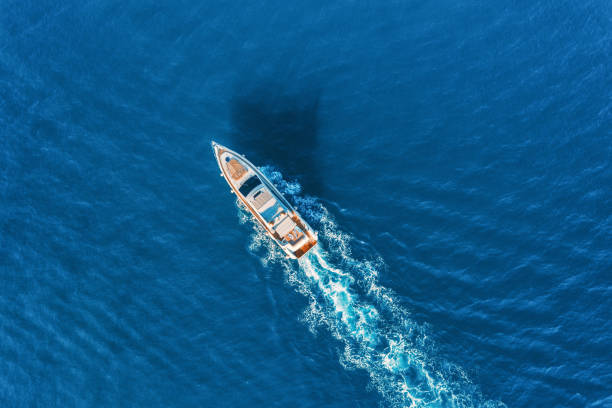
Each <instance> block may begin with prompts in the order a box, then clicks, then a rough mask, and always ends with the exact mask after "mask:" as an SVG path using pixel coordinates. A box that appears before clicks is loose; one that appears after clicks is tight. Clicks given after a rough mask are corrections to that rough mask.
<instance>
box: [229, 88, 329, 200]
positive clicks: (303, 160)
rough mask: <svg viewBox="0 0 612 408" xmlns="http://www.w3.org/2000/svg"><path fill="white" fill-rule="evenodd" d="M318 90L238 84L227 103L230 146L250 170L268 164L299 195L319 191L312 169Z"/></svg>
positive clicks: (314, 155) (314, 162)
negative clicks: (297, 184)
mask: <svg viewBox="0 0 612 408" xmlns="http://www.w3.org/2000/svg"><path fill="white" fill-rule="evenodd" d="M318 108H319V91H318V90H316V89H315V90H308V91H299V92H289V91H287V90H286V89H285V88H284V87H282V86H281V85H279V84H275V83H273V82H269V81H268V82H265V83H260V84H258V85H256V86H252V85H250V86H248V85H247V86H239V87H237V88H236V91H235V92H234V98H233V99H232V101H231V106H230V109H231V111H230V115H231V117H230V118H231V121H232V125H233V132H232V134H231V142H230V143H231V145H230V146H229V147H231V148H232V149H235V150H236V151H238V152H240V153H243V154H244V155H245V156H247V158H248V159H249V160H250V161H251V162H253V163H254V164H255V165H256V166H263V165H266V164H272V165H274V166H275V167H277V168H278V169H279V170H280V171H281V172H282V173H283V176H284V177H285V179H297V180H298V181H299V182H300V184H301V185H302V192H303V194H308V195H318V194H320V192H321V189H322V187H323V185H322V182H321V177H320V174H319V171H318V170H317V158H316V150H317V144H318V143H317V136H318V124H317V114H318Z"/></svg>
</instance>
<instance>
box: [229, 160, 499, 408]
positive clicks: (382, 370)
mask: <svg viewBox="0 0 612 408" xmlns="http://www.w3.org/2000/svg"><path fill="white" fill-rule="evenodd" d="M262 170H263V172H264V174H266V176H268V178H269V179H270V180H271V181H272V182H273V183H274V184H275V185H276V186H277V188H278V189H279V190H280V191H281V192H282V193H283V194H285V195H286V196H289V197H290V198H291V200H292V201H293V202H294V203H296V206H297V207H298V210H299V212H300V213H301V214H303V215H304V216H305V217H306V218H307V220H308V221H309V222H311V223H313V225H315V226H316V229H317V230H318V231H319V242H320V243H319V245H317V247H315V248H313V249H312V250H311V251H310V252H308V253H307V254H306V255H305V256H303V257H302V258H300V260H299V262H297V263H296V262H294V261H288V260H286V259H285V258H284V255H283V254H282V251H281V250H280V249H279V248H278V247H277V246H276V245H275V244H274V242H273V241H272V240H271V239H270V238H269V237H268V236H267V235H266V234H265V232H264V231H263V228H261V227H259V226H258V225H257V224H256V223H254V233H253V234H252V236H251V244H250V246H249V249H251V251H252V252H254V253H256V254H258V256H260V259H261V262H262V264H263V265H265V266H267V265H270V264H271V263H278V264H280V265H281V266H282V267H283V269H284V271H285V276H286V280H287V283H288V284H289V285H291V286H292V287H294V288H295V289H296V290H297V291H298V292H299V293H301V294H302V295H304V296H306V297H307V298H308V299H309V305H308V307H307V308H306V310H304V312H303V313H302V320H303V321H304V322H305V323H306V324H307V326H308V328H309V330H310V331H311V332H312V333H314V334H316V332H317V329H318V328H319V327H326V328H327V329H328V330H329V331H330V333H331V334H332V335H333V336H334V337H335V338H336V339H338V340H339V341H340V342H342V344H343V346H344V350H343V353H342V354H341V355H339V360H340V363H341V364H342V366H343V367H345V368H346V369H349V370H354V369H363V370H366V371H367V372H368V374H369V376H370V379H371V384H372V386H373V387H374V388H375V389H377V390H378V392H379V393H380V394H381V395H382V397H383V398H384V400H385V401H386V402H387V403H388V405H390V406H394V407H474V406H487V407H503V406H505V405H504V404H503V403H501V402H495V401H484V400H483V399H482V397H481V395H480V393H479V392H478V391H477V387H474V385H473V384H471V382H470V381H469V380H468V378H467V376H466V375H465V373H464V372H463V370H461V369H460V368H459V367H457V366H456V365H454V364H452V363H450V362H448V361H440V360H439V359H437V358H436V355H435V347H434V345H433V343H432V342H431V341H430V340H429V336H428V335H427V328H426V327H424V326H422V325H418V324H417V323H415V322H414V321H413V320H412V319H410V314H409V313H408V311H407V310H406V309H405V308H404V307H403V306H402V305H401V304H400V303H399V302H398V301H397V300H396V299H397V296H396V295H395V293H394V292H393V291H392V290H390V289H388V288H385V287H382V286H381V285H379V284H378V273H379V272H378V271H379V270H382V269H384V263H383V262H382V260H381V259H374V260H357V259H354V258H352V255H351V241H352V238H351V236H350V235H349V234H347V233H345V232H342V231H341V230H340V229H339V228H338V225H337V224H336V223H335V221H334V220H333V217H332V216H331V215H330V214H329V212H328V211H327V210H326V209H325V207H324V206H323V205H322V204H321V203H320V202H318V200H316V199H315V198H313V197H299V196H294V194H296V193H299V192H300V191H301V187H300V186H299V184H298V183H295V182H294V183H287V182H285V181H284V180H283V179H282V175H281V173H280V172H278V171H276V170H275V169H273V168H271V167H264V168H262ZM239 216H240V219H241V222H246V220H247V219H250V217H249V216H248V214H247V213H246V211H245V210H244V209H242V210H241V211H240V212H239ZM325 248H329V249H328V250H327V251H326V249H325ZM328 251H329V252H328ZM262 252H264V255H263V256H261V253H262Z"/></svg>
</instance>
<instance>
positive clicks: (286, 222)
mask: <svg viewBox="0 0 612 408" xmlns="http://www.w3.org/2000/svg"><path fill="white" fill-rule="evenodd" d="M295 226H296V224H295V222H294V221H293V220H292V219H291V218H290V217H285V219H283V220H282V221H281V222H280V223H279V224H278V225H277V226H276V228H275V230H276V232H277V233H278V235H280V236H281V238H284V237H285V236H286V235H287V234H288V233H289V232H291V231H293V229H294V228H295Z"/></svg>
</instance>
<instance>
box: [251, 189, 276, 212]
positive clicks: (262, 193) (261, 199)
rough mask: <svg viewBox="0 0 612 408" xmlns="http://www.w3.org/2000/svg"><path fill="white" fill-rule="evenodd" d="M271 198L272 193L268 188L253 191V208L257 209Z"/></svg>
mask: <svg viewBox="0 0 612 408" xmlns="http://www.w3.org/2000/svg"><path fill="white" fill-rule="evenodd" d="M272 199H273V198H272V194H270V192H268V190H263V189H262V190H259V191H258V192H257V193H255V196H254V198H253V204H254V205H255V209H256V210H257V211H259V210H260V209H261V208H263V207H264V206H265V205H266V204H267V203H268V201H270V200H272Z"/></svg>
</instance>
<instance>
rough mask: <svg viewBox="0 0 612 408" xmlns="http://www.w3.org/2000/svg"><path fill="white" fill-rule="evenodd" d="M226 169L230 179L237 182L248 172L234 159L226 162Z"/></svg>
mask: <svg viewBox="0 0 612 408" xmlns="http://www.w3.org/2000/svg"><path fill="white" fill-rule="evenodd" d="M227 169H228V170H229V172H230V175H231V176H232V179H234V180H239V179H240V177H242V176H244V175H245V174H246V172H247V171H248V170H247V169H246V168H245V167H244V166H243V165H242V164H240V162H239V161H238V160H236V159H232V160H230V161H229V162H227Z"/></svg>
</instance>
